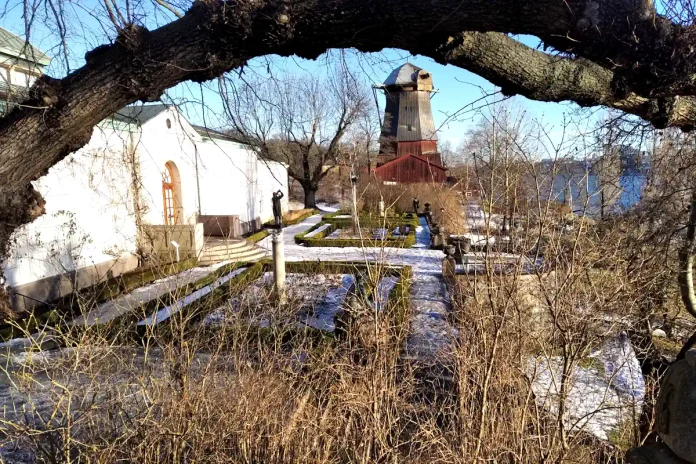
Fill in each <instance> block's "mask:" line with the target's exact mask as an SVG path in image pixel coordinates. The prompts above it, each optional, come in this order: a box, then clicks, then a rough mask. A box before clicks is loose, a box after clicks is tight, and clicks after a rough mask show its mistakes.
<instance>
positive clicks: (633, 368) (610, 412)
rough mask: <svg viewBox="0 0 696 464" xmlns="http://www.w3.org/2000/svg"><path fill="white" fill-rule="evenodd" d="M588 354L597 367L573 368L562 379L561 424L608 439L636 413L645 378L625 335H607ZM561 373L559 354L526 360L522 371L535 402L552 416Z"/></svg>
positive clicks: (556, 402)
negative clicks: (564, 385) (565, 379)
mask: <svg viewBox="0 0 696 464" xmlns="http://www.w3.org/2000/svg"><path fill="white" fill-rule="evenodd" d="M592 357H593V358H594V359H596V360H597V361H598V362H599V363H600V365H601V366H602V368H597V367H581V366H577V367H575V369H574V370H573V372H572V373H571V375H570V376H569V379H568V381H569V382H570V385H569V389H568V396H567V398H566V416H565V417H564V418H563V422H564V424H565V426H566V427H567V428H568V430H569V431H579V430H585V431H587V432H589V433H592V434H593V435H595V436H596V437H597V438H600V439H602V440H608V439H609V436H610V434H611V432H612V431H613V430H616V429H617V428H618V427H620V426H621V425H622V424H624V423H626V422H630V421H634V420H635V419H636V418H637V416H638V415H639V414H640V411H641V407H642V405H643V399H644V397H645V381H644V379H643V376H642V373H641V370H640V364H639V362H638V359H637V358H636V355H635V352H634V350H633V347H632V346H631V344H630V342H629V341H628V338H627V337H626V336H625V334H622V335H620V336H619V337H612V338H609V339H608V340H607V341H606V342H605V344H604V346H603V347H602V348H601V349H600V350H597V351H596V352H595V353H593V354H592ZM562 374H563V359H562V358H561V357H560V356H553V357H548V358H541V357H538V358H530V359H529V362H528V366H527V375H528V376H529V377H530V379H532V390H533V391H534V394H535V395H536V398H537V402H539V403H540V404H541V405H542V406H543V407H544V408H545V409H547V410H548V411H549V412H551V414H554V415H555V414H558V404H559V396H560V389H561V379H562Z"/></svg>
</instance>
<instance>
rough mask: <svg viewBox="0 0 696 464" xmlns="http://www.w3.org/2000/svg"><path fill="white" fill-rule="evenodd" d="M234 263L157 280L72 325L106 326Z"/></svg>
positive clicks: (82, 316)
mask: <svg viewBox="0 0 696 464" xmlns="http://www.w3.org/2000/svg"><path fill="white" fill-rule="evenodd" d="M231 262H232V261H222V262H220V263H217V264H214V265H212V266H205V267H194V268H191V269H187V270H185V271H182V272H180V273H178V274H174V275H170V276H167V277H164V278H162V279H157V280H155V281H154V282H152V283H151V284H148V285H143V286H142V287H138V288H136V289H135V290H133V291H132V292H130V293H127V294H125V295H121V296H119V297H117V298H115V299H113V300H109V301H106V302H104V303H102V304H100V305H99V306H98V307H97V308H95V309H94V310H92V311H90V312H89V313H87V314H86V315H81V316H78V317H76V318H75V319H73V320H72V321H70V323H69V324H70V325H90V326H91V325H94V324H105V323H107V322H109V321H111V320H113V319H116V318H117V317H119V316H121V315H122V314H125V313H127V312H130V311H132V310H134V309H136V308H138V307H140V305H142V304H144V303H147V302H148V301H152V300H154V299H157V298H161V297H162V296H164V295H166V294H168V293H171V292H173V291H174V290H176V289H177V288H179V287H183V286H185V285H188V284H190V283H193V282H196V281H198V280H200V279H202V278H204V277H206V276H207V275H210V274H212V273H213V272H215V271H216V270H218V269H220V268H221V267H222V266H225V265H227V264H229V263H231Z"/></svg>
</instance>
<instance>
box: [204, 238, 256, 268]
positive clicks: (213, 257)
mask: <svg viewBox="0 0 696 464" xmlns="http://www.w3.org/2000/svg"><path fill="white" fill-rule="evenodd" d="M266 255H267V252H266V250H264V249H263V248H261V247H258V246H256V245H255V244H253V243H250V242H248V241H246V240H244V239H234V238H230V239H226V238H222V237H206V240H205V245H203V251H202V252H201V256H200V257H199V259H198V262H199V264H201V265H203V266H208V265H211V264H215V263H219V262H220V261H243V262H254V261H258V260H260V259H262V258H265V257H266Z"/></svg>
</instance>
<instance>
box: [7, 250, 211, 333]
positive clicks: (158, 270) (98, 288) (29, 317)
mask: <svg viewBox="0 0 696 464" xmlns="http://www.w3.org/2000/svg"><path fill="white" fill-rule="evenodd" d="M197 263H198V261H197V260H196V258H189V259H185V260H182V261H179V262H173V263H167V264H162V265H159V266H147V267H140V268H136V269H133V270H132V271H129V272H126V273H123V274H121V275H119V276H116V277H112V278H110V279H107V280H105V281H102V282H99V283H97V284H96V285H92V286H90V287H85V288H82V289H80V290H78V291H77V292H73V293H69V294H67V295H65V296H63V297H61V298H59V299H57V300H55V301H53V302H51V303H48V304H44V305H40V306H37V307H36V308H34V309H33V310H32V311H27V312H26V313H22V314H21V315H20V318H19V319H16V320H14V321H13V322H12V323H11V324H6V323H5V324H2V325H0V340H3V341H5V340H9V339H12V338H15V337H21V336H24V335H26V332H33V331H35V330H38V329H39V328H40V327H44V326H46V325H48V326H57V325H60V324H61V323H63V322H65V321H66V320H68V319H72V318H73V317H75V316H77V315H79V314H80V313H81V312H82V311H83V310H84V308H85V307H86V308H87V309H94V308H95V307H96V305H98V304H101V303H103V302H105V301H108V300H112V299H114V298H117V297H118V296H120V295H122V294H125V293H128V292H131V291H133V290H135V289H136V288H138V287H142V286H144V285H148V284H150V283H152V282H154V281H155V280H157V279H161V278H164V277H168V276H171V275H174V274H178V273H180V272H183V271H185V270H187V269H191V268H193V267H195V266H196V264H197Z"/></svg>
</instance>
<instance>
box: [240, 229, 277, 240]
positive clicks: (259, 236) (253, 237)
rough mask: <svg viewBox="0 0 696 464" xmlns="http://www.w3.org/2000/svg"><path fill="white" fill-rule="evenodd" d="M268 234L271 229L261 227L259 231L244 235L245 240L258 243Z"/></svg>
mask: <svg viewBox="0 0 696 464" xmlns="http://www.w3.org/2000/svg"><path fill="white" fill-rule="evenodd" d="M269 235H271V231H270V230H269V229H261V230H260V231H258V232H256V233H253V234H251V235H249V236H248V237H246V240H247V241H248V242H251V243H258V242H260V241H261V240H263V239H264V238H266V237H268V236H269Z"/></svg>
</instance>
